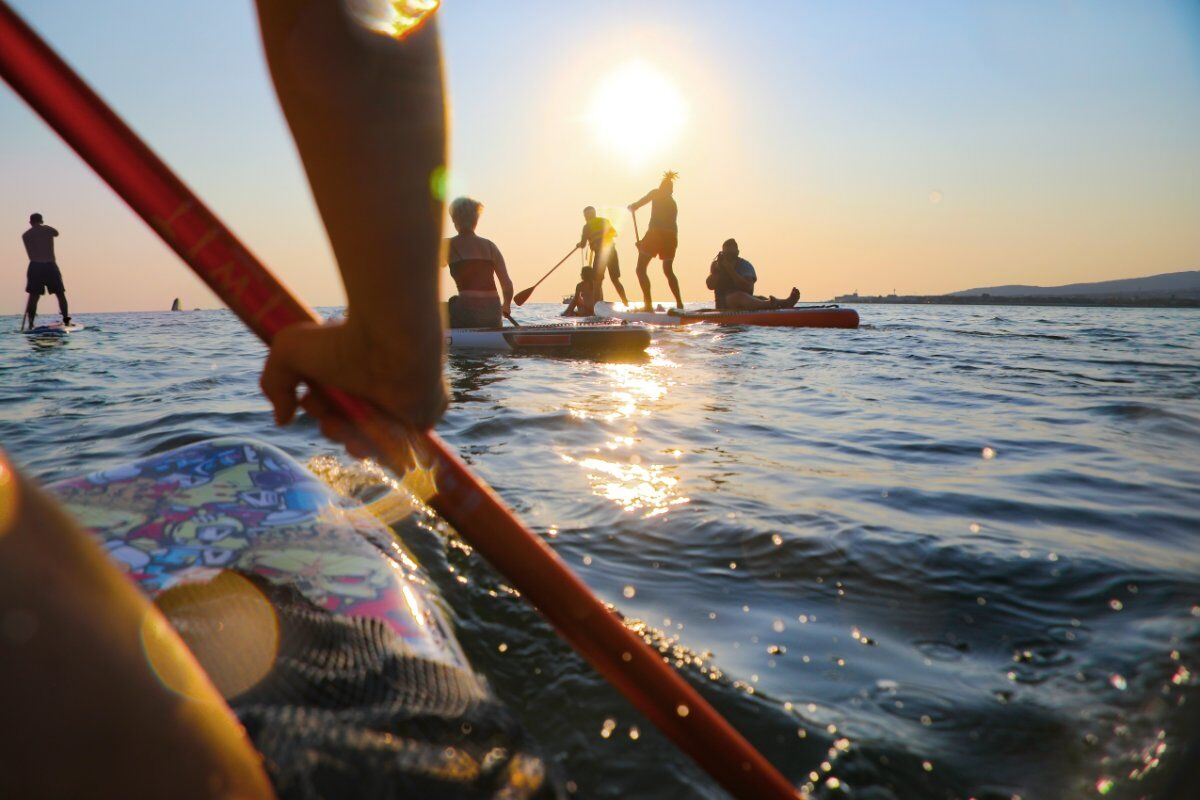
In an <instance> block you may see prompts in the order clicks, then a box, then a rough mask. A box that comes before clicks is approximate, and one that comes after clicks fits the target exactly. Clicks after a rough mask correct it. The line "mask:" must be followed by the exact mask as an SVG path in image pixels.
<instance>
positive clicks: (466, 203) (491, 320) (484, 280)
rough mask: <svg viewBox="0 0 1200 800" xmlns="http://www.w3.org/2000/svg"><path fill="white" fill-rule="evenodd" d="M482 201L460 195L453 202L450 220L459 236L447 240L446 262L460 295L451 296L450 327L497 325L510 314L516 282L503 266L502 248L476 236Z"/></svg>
mask: <svg viewBox="0 0 1200 800" xmlns="http://www.w3.org/2000/svg"><path fill="white" fill-rule="evenodd" d="M482 210H483V203H481V202H479V201H478V200H472V199H471V198H469V197H460V198H458V199H456V200H454V201H453V202H452V203H450V220H451V221H452V222H453V223H454V229H455V230H457V231H458V235H457V236H453V237H451V238H450V239H448V240H446V263H447V265H448V266H449V267H450V277H451V278H453V279H454V285H455V286H456V287H458V294H457V295H456V296H454V297H451V298H450V303H449V318H450V327H451V328H498V327H500V325H501V323H502V321H503V317H507V316H508V315H509V311H510V306H511V304H512V296H513V284H512V279H510V278H509V277H508V268H507V267H506V266H505V265H504V256H503V255H501V254H500V248H498V247H496V245H495V244H494V243H492V242H491V241H490V240H488V239H484V238H483V237H482V236H477V235H475V226H476V225H478V224H479V212H480V211H482ZM495 278H499V280H500V289H501V291H503V292H504V301H503V302H501V300H500V295H498V294H497V293H496V282H495Z"/></svg>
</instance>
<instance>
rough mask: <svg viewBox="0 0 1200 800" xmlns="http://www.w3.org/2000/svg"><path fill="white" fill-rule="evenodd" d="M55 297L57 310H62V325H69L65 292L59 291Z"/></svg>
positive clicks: (69, 319) (69, 316)
mask: <svg viewBox="0 0 1200 800" xmlns="http://www.w3.org/2000/svg"><path fill="white" fill-rule="evenodd" d="M55 297H57V298H58V310H59V311H61V312H62V318H63V325H70V324H71V315H70V314H68V313H67V293H66V292H59V293H58V294H56V295H55Z"/></svg>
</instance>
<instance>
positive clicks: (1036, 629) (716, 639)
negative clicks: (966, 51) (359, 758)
mask: <svg viewBox="0 0 1200 800" xmlns="http://www.w3.org/2000/svg"><path fill="white" fill-rule="evenodd" d="M527 308H529V307H527ZM532 308H533V311H526V312H525V316H526V318H527V319H537V318H539V317H540V318H544V319H549V318H550V315H551V314H552V313H553V312H555V311H557V308H551V307H550V306H542V307H537V306H533V307H532ZM860 311H861V313H862V318H863V322H864V325H863V327H862V328H861V329H859V330H857V331H841V330H782V329H774V330H771V329H744V328H728V329H718V328H715V327H711V326H693V327H691V328H689V329H685V330H674V331H662V332H659V333H657V334H656V336H655V340H654V345H653V347H652V350H651V352H650V354H649V356H648V357H647V358H646V359H645V360H644V361H638V362H633V363H601V362H595V361H579V360H568V359H544V358H535V357H512V356H470V357H465V356H460V355H452V356H451V358H450V363H449V379H450V382H451V386H452V389H453V394H454V400H455V402H454V404H453V406H452V408H451V410H450V411H449V413H448V414H447V415H446V417H445V419H444V421H443V422H442V424H441V425H440V426H439V431H440V432H441V433H442V435H443V436H444V437H445V438H446V439H447V440H448V441H449V442H450V443H451V444H452V445H453V446H455V447H456V448H457V449H458V451H459V452H460V453H461V454H462V455H463V456H464V457H465V458H466V459H467V460H468V461H469V462H471V463H472V464H473V465H474V466H475V467H476V468H477V469H478V471H479V473H480V474H481V475H482V476H483V477H484V478H486V479H487V480H488V481H489V482H490V483H491V484H492V485H493V486H494V487H495V488H496V489H497V490H498V491H499V492H500V493H501V494H502V495H503V496H504V498H505V499H506V500H507V501H508V502H509V503H510V504H512V505H513V506H514V507H516V508H517V509H518V511H519V512H520V513H521V515H522V517H523V518H524V519H525V520H526V521H527V522H528V523H529V524H530V525H531V526H532V527H533V528H534V529H535V530H537V531H538V532H539V533H540V534H542V535H544V536H546V537H547V539H548V541H549V542H550V543H551V545H552V546H553V547H554V548H555V549H556V550H557V551H558V553H559V554H560V555H562V557H563V558H565V559H566V560H567V561H568V562H569V563H570V564H571V565H572V566H574V567H575V569H577V570H578V572H579V573H580V574H581V575H582V576H583V578H584V579H585V580H586V581H587V583H588V584H589V585H591V586H592V587H593V588H594V589H595V590H596V591H597V592H598V593H599V594H600V595H601V596H603V597H604V598H605V599H606V600H609V601H611V602H612V603H613V604H615V605H616V606H617V607H618V608H619V609H620V610H621V611H622V612H623V613H625V614H626V615H628V616H629V617H631V618H635V619H638V620H642V621H644V622H645V624H646V625H647V628H646V634H647V635H648V636H652V637H655V638H656V639H657V641H658V642H659V643H660V644H661V645H662V646H663V647H664V648H666V650H667V652H669V653H671V654H672V655H673V656H674V657H675V658H676V660H677V661H678V662H680V663H682V664H684V669H685V671H686V673H687V674H688V675H689V677H691V678H692V679H694V680H695V681H696V682H697V684H699V685H700V688H701V690H702V691H703V692H704V693H705V695H706V697H708V698H709V699H710V700H711V701H712V702H713V703H714V704H715V705H716V706H717V707H718V708H719V709H720V710H721V711H722V712H724V713H725V714H727V715H728V717H729V718H730V719H731V721H733V722H734V724H735V725H736V726H737V727H738V728H739V729H741V730H742V731H743V732H744V733H745V734H746V735H747V736H748V737H749V738H750V739H751V740H752V741H753V742H754V743H755V744H756V745H758V746H759V747H760V748H761V749H762V750H763V751H764V752H765V753H766V754H767V755H768V757H769V758H771V759H772V760H773V761H774V762H775V763H776V764H778V765H779V766H780V767H781V768H782V769H783V770H784V771H785V772H786V774H787V775H788V776H789V777H790V778H792V779H794V780H795V781H796V782H797V784H802V783H808V782H814V783H815V784H816V785H817V786H819V787H820V788H819V793H820V794H821V795H830V796H846V797H861V798H876V799H878V798H909V797H928V798H967V797H974V798H978V799H979V800H983V798H988V799H989V800H994V799H995V798H1011V797H1014V796H1019V797H1021V798H1059V797H1079V798H1084V797H1097V796H1101V795H1104V796H1109V797H1127V798H1134V797H1142V796H1155V795H1156V793H1157V795H1158V796H1165V795H1163V792H1164V791H1165V789H1164V786H1165V779H1166V776H1167V775H1168V773H1169V772H1170V771H1171V768H1172V765H1173V763H1177V761H1178V760H1179V758H1180V755H1181V749H1182V748H1183V747H1184V746H1185V745H1186V740H1185V737H1184V731H1185V730H1187V726H1189V725H1192V730H1195V727H1194V725H1193V722H1194V714H1193V713H1192V711H1191V707H1190V706H1185V705H1184V701H1185V700H1188V699H1190V700H1191V701H1192V704H1193V705H1194V704H1195V701H1196V699H1197V698H1196V696H1195V695H1196V690H1195V685H1196V683H1195V681H1196V679H1195V677H1194V673H1195V672H1196V669H1197V665H1198V661H1200V548H1198V547H1197V544H1198V541H1200V314H1197V313H1196V312H1194V311H1163V310H1131V309H1074V308H1015V307H978V306H969V307H923V306H866V307H864V308H863V309H860ZM80 321H82V322H85V323H86V324H88V326H89V327H88V328H87V330H85V331H82V332H80V333H79V334H77V335H74V336H72V337H71V338H69V339H67V340H61V341H50V342H46V341H41V342H39V341H33V340H30V339H29V338H27V337H23V336H19V335H16V334H9V333H6V334H5V335H3V336H2V337H0V445H2V446H3V447H4V448H5V449H6V450H7V451H8V452H9V454H10V456H11V457H12V459H13V460H14V461H15V462H16V463H17V464H19V465H20V466H22V467H23V468H24V469H25V470H27V471H28V472H30V473H32V474H33V475H36V476H38V477H39V478H42V479H44V480H53V479H58V478H63V477H67V476H71V475H74V474H77V473H80V472H84V471H88V470H93V469H96V468H99V467H102V466H106V465H112V464H116V463H119V462H121V461H124V460H128V459H132V458H135V457H139V456H143V455H146V454H149V453H152V452H156V451H160V450H165V449H168V448H171V447H175V446H179V445H182V444H185V443H188V442H191V441H195V440H197V439H201V438H205V437H209V436H216V435H230V434H233V435H245V436H253V437H256V438H260V439H263V440H266V441H269V442H273V443H276V444H278V445H280V446H282V447H283V448H285V449H286V450H288V451H290V452H291V453H292V454H293V455H295V456H296V457H298V458H299V459H300V460H302V461H304V460H307V459H309V458H311V457H313V456H316V455H322V454H333V453H336V450H335V449H334V448H332V446H331V445H329V444H327V443H325V442H323V441H322V440H321V439H320V437H319V435H318V433H317V431H316V427H315V425H313V424H312V423H311V422H309V421H307V420H305V421H301V422H300V423H298V424H297V425H295V426H293V427H292V428H290V429H288V430H286V431H279V430H276V429H275V428H274V427H273V426H272V424H271V417H270V413H269V411H268V407H267V404H266V402H265V400H263V399H262V398H261V397H260V395H259V394H258V392H257V376H258V370H259V367H260V365H261V360H262V355H263V348H262V347H261V346H260V345H259V344H258V343H257V342H256V341H255V340H254V339H253V338H252V337H251V336H250V335H249V334H248V333H245V332H244V331H243V329H242V327H241V326H240V324H239V323H238V322H237V320H236V319H234V318H233V316H232V315H230V314H229V313H228V312H220V311H213V312H185V313H179V314H165V313H164V314H99V315H93V316H91V317H83V316H81V317H80ZM2 323H3V327H5V328H6V329H10V330H11V329H15V328H16V327H17V323H18V320H17V318H16V317H10V318H5V319H4V320H3V321H2ZM343 458H344V457H343ZM406 524H408V526H409V527H410V528H411V530H405V531H402V533H404V534H405V535H406V536H409V537H411V538H413V539H414V540H415V541H416V546H417V549H418V551H419V553H420V555H421V556H422V558H423V560H424V561H425V563H426V565H427V567H428V569H429V571H430V573H431V575H432V576H433V578H434V579H435V580H436V581H437V582H438V583H439V584H440V585H441V586H442V589H443V592H444V593H445V595H446V597H447V599H448V601H449V602H450V605H451V606H452V608H453V612H454V615H455V622H456V623H457V625H458V628H459V634H460V638H461V639H462V640H463V644H464V646H465V647H466V649H467V650H468V652H469V653H470V655H471V657H472V659H473V661H474V662H475V664H476V665H477V666H478V668H479V669H480V671H481V672H483V673H484V674H486V675H487V676H488V678H489V679H490V680H491V682H492V684H493V685H494V686H495V687H496V689H497V691H498V692H499V694H500V695H501V696H502V697H504V698H505V699H506V700H507V702H509V703H510V704H511V705H512V706H513V707H514V709H516V710H517V712H518V714H519V715H520V716H521V717H522V718H523V719H524V720H525V722H526V724H527V725H528V726H529V727H530V728H531V729H532V731H533V732H534V734H535V736H536V737H537V738H538V739H539V740H540V741H541V742H542V744H543V746H544V747H545V749H546V750H547V752H548V753H550V754H551V755H552V756H554V757H555V758H557V760H558V761H559V762H560V764H561V766H562V770H563V773H564V775H565V776H566V777H567V778H568V779H569V780H570V781H572V783H573V785H574V786H575V787H576V788H577V790H578V793H579V796H582V797H606V798H607V797H611V798H616V797H653V798H676V797H679V798H683V797H723V796H724V795H723V794H722V793H721V792H720V791H719V790H718V789H716V788H715V787H714V786H713V785H712V784H711V782H710V781H708V780H707V779H706V778H705V777H704V775H703V774H702V773H701V772H700V771H699V770H698V769H697V768H696V767H695V766H694V765H692V764H691V763H690V762H689V761H688V760H687V759H686V758H685V757H683V756H681V755H679V754H678V753H677V751H675V750H674V749H673V748H672V747H671V746H670V745H668V744H666V743H665V742H664V741H663V740H662V739H661V738H660V737H659V736H658V735H657V734H656V733H655V732H654V731H653V730H652V729H651V726H650V725H649V724H648V723H647V722H646V721H645V720H644V719H642V718H640V717H639V716H638V715H637V714H636V713H634V712H633V711H631V710H630V708H629V707H628V706H627V705H626V704H625V703H624V701H622V700H621V699H620V698H619V697H618V696H617V695H616V693H615V692H614V691H613V690H611V689H609V688H608V687H607V686H606V685H605V684H604V683H603V682H602V681H601V680H600V679H598V678H597V677H596V676H595V675H594V674H593V673H592V672H591V671H590V669H588V668H587V667H586V666H584V665H583V664H582V663H581V662H580V661H579V660H578V659H577V658H576V657H574V656H573V655H572V654H571V653H570V652H569V650H568V649H567V648H566V647H565V646H564V645H562V644H561V643H560V642H559V641H558V640H557V639H556V638H555V636H554V634H553V633H552V632H551V631H550V630H549V629H548V628H547V626H546V625H545V624H544V623H542V622H541V621H540V619H539V618H538V617H537V615H536V613H535V612H533V611H531V610H530V609H529V608H528V607H526V605H525V604H524V602H523V601H522V600H521V599H520V598H518V597H516V596H514V595H513V594H512V593H511V592H510V591H507V588H506V587H505V586H504V583H503V581H502V580H500V579H499V578H498V577H497V576H496V575H495V574H494V573H493V572H491V571H490V569H488V568H487V567H486V565H484V564H482V563H481V562H480V560H479V559H478V557H476V556H474V555H473V554H471V553H470V551H469V550H468V549H467V548H465V547H463V546H461V545H460V544H458V543H457V542H456V540H455V539H454V538H453V537H450V538H449V539H447V538H444V537H438V536H435V535H433V534H430V533H429V532H428V531H426V530H423V529H419V528H417V526H415V525H412V524H411V523H406Z"/></svg>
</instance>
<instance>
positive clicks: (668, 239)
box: [629, 172, 683, 311]
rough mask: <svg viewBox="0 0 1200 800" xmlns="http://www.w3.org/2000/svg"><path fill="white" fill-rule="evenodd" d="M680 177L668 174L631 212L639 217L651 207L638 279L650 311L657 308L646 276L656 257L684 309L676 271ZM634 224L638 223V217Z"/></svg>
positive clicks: (640, 251)
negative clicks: (676, 199)
mask: <svg viewBox="0 0 1200 800" xmlns="http://www.w3.org/2000/svg"><path fill="white" fill-rule="evenodd" d="M678 177H679V175H678V174H676V173H674V172H666V173H664V174H663V179H662V183H660V184H659V185H658V188H657V189H652V190H650V191H649V192H647V193H646V196H645V197H643V198H642V199H641V200H638V201H637V202H636V203H633V204H631V205H630V206H629V210H630V211H631V212H633V213H634V214H636V213H637V210H638V209H639V208H641V207H642V206H644V205H646V203H649V204H650V224H649V225H648V226H647V228H646V235H645V236H643V237H642V239H641V240H640V241H639V242H638V243H637V248H638V261H637V277H638V283H640V284H641V285H642V298H643V299H644V300H645V301H646V302H645V308H646V310H647V311H653V310H654V308H653V302H652V300H651V298H650V276H649V275H647V274H646V267H648V266H649V265H650V260H651V259H652V258H656V257H657V258H661V259H662V265H663V274H665V275H666V276H667V285H668V286H670V287H671V294H673V295H675V307H676V308H683V297H682V296H681V295H680V294H679V280H678V279H677V278H676V277H675V272H674V271H673V270H672V267H673V266H674V264H675V249H676V248H677V247H678V246H679V226H678V224H677V222H676V217H678V216H679V208H678V207H677V206H676V205H675V198H674V196H673V195H674V193H675V179H676V178H678ZM634 221H635V222H636V221H637V218H636V217H635V218H634Z"/></svg>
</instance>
